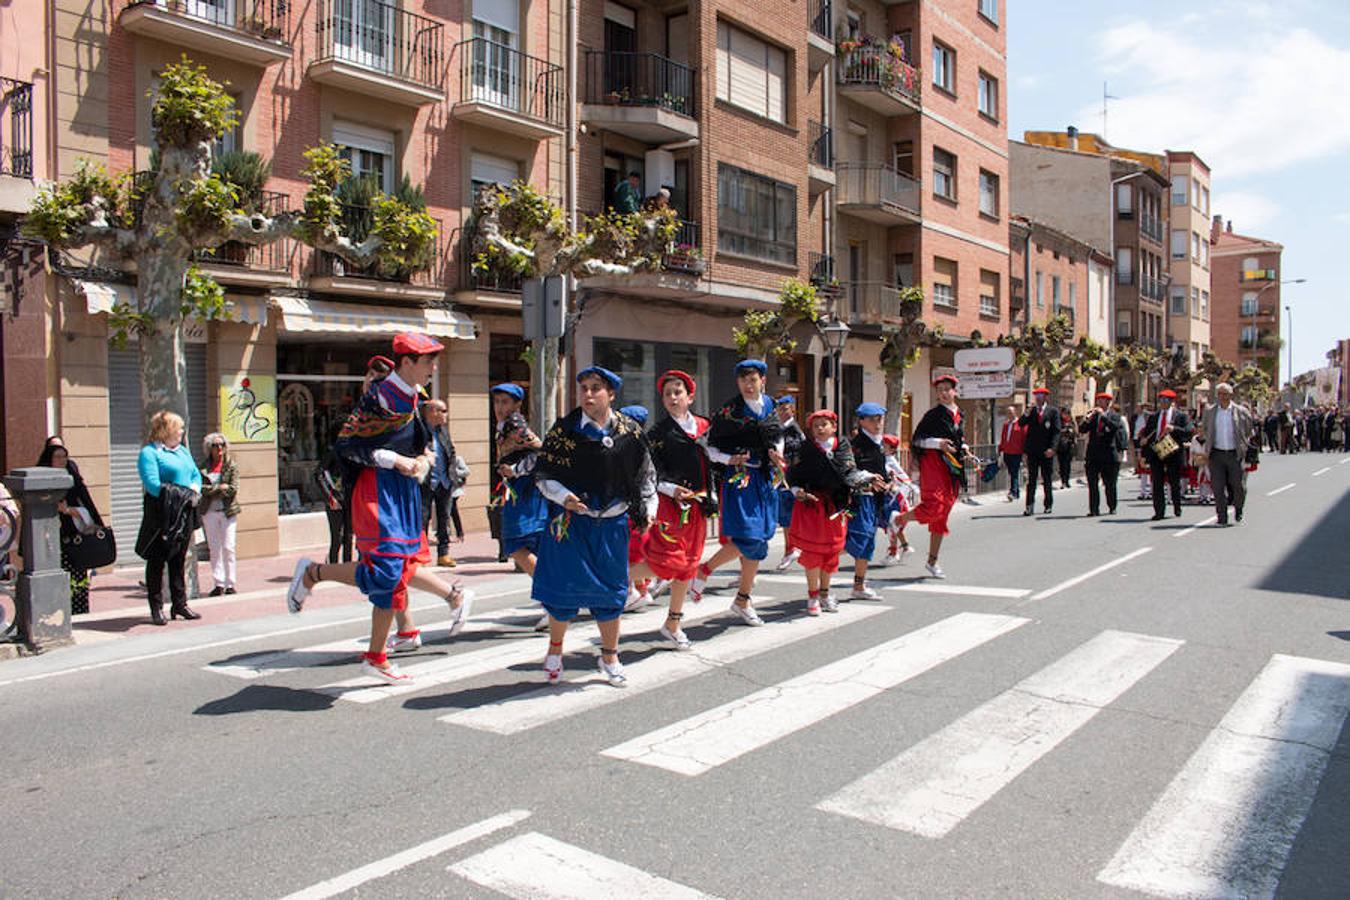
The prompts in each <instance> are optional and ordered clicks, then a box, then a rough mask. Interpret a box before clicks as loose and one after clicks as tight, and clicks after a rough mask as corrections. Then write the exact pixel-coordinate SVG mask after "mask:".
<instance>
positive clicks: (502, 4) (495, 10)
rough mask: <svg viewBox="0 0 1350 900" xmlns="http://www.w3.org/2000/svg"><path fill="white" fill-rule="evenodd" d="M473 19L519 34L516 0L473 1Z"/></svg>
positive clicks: (517, 3)
mask: <svg viewBox="0 0 1350 900" xmlns="http://www.w3.org/2000/svg"><path fill="white" fill-rule="evenodd" d="M606 12H608V10H606ZM473 17H474V18H475V19H477V20H478V21H479V22H486V23H487V24H489V25H495V26H497V27H498V28H500V29H502V30H504V31H509V32H511V33H512V34H518V33H519V32H520V3H519V2H518V0H473Z"/></svg>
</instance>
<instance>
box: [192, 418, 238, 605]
mask: <svg viewBox="0 0 1350 900" xmlns="http://www.w3.org/2000/svg"><path fill="white" fill-rule="evenodd" d="M202 452H204V453H205V454H206V462H205V463H204V464H203V465H202V504H201V508H202V531H204V532H206V544H207V546H208V547H210V548H211V578H212V580H213V581H214V582H215V587H213V588H212V589H211V596H212V597H219V596H220V595H221V594H233V593H234V588H235V583H234V579H235V559H234V547H235V525H236V524H237V522H238V520H239V509H240V508H239V500H238V499H237V494H238V493H239V468H238V466H236V465H235V463H234V459H233V458H231V457H230V442H229V441H227V440H226V439H225V435H223V434H221V433H220V432H218V431H213V432H212V433H211V434H208V435H207V436H206V439H205V440H204V441H202Z"/></svg>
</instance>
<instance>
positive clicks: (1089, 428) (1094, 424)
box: [1078, 391, 1129, 516]
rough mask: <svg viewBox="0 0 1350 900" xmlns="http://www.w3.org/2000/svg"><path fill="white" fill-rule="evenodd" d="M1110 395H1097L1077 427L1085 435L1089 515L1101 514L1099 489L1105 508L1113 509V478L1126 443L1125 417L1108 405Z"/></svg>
mask: <svg viewBox="0 0 1350 900" xmlns="http://www.w3.org/2000/svg"><path fill="white" fill-rule="evenodd" d="M1111 400H1112V397H1111V395H1110V394H1109V393H1107V392H1106V391H1103V392H1101V393H1100V394H1098V395H1097V406H1096V407H1095V408H1094V409H1093V410H1092V412H1090V413H1088V414H1087V415H1086V416H1084V417H1083V421H1082V422H1080V423H1079V425H1078V430H1079V432H1080V433H1082V434H1086V435H1087V451H1086V453H1085V454H1084V457H1083V460H1084V463H1085V468H1086V471H1087V483H1088V515H1089V516H1095V515H1100V513H1101V511H1102V504H1101V492H1100V490H1099V488H1098V484H1097V482H1098V481H1100V482H1101V486H1102V487H1104V488H1105V490H1106V511H1107V512H1108V513H1110V514H1111V515H1115V512H1116V479H1117V478H1118V477H1119V476H1120V454H1121V452H1122V451H1124V449H1125V447H1126V446H1127V445H1128V444H1129V437H1128V436H1127V429H1126V427H1125V420H1124V419H1122V418H1121V417H1120V413H1118V412H1116V411H1115V410H1113V409H1112V408H1111Z"/></svg>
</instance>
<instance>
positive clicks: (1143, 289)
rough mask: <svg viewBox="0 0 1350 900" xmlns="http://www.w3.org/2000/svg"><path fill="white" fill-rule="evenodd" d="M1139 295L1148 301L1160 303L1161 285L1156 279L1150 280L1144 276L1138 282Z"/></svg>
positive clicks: (1161, 297)
mask: <svg viewBox="0 0 1350 900" xmlns="http://www.w3.org/2000/svg"><path fill="white" fill-rule="evenodd" d="M1139 293H1140V294H1141V295H1143V296H1144V297H1147V298H1148V299H1149V300H1157V301H1158V302H1160V303H1161V302H1162V299H1163V283H1162V281H1161V280H1159V279H1157V278H1151V277H1149V276H1148V275H1145V276H1144V277H1143V278H1141V279H1140V280H1139Z"/></svg>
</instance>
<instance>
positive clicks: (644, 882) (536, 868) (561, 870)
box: [448, 831, 717, 900]
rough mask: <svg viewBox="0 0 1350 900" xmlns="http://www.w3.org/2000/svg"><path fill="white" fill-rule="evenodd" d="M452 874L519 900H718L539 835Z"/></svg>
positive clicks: (501, 847) (468, 863)
mask: <svg viewBox="0 0 1350 900" xmlns="http://www.w3.org/2000/svg"><path fill="white" fill-rule="evenodd" d="M448 871H450V872H454V873H455V874H456V875H458V876H460V877H461V878H467V879H468V880H469V881H472V882H473V883H474V884H479V885H482V886H483V887H486V888H491V889H492V890H494V891H497V892H498V893H501V894H505V895H506V896H508V897H514V898H517V900H527V898H528V900H595V898H596V897H641V898H642V900H717V898H715V897H713V896H712V895H711V894H704V893H701V892H699V891H696V890H694V889H693V888H691V887H686V886H685V885H682V884H678V883H676V882H674V881H670V880H668V879H665V878H661V877H659V876H657V875H652V874H650V873H648V872H644V871H642V870H641V869H636V868H634V867H633V866H630V865H627V864H625V863H621V862H619V861H617V860H613V859H610V858H608V857H605V856H600V855H599V854H597V853H591V852H590V851H589V850H583V849H581V848H580V847H574V846H572V845H571V844H565V843H563V842H562V841H558V840H554V839H553V838H551V837H548V836H547V835H543V834H539V833H538V832H535V831H531V832H529V833H528V834H522V835H520V836H519V837H515V838H512V839H511V840H509V841H505V842H503V843H501V844H498V845H497V846H495V847H492V848H491V849H488V850H485V851H483V852H482V853H479V854H478V855H477V856H471V857H469V858H468V859H466V860H463V861H462V862H457V863H455V864H454V865H452V866H450V867H449V869H448Z"/></svg>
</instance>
